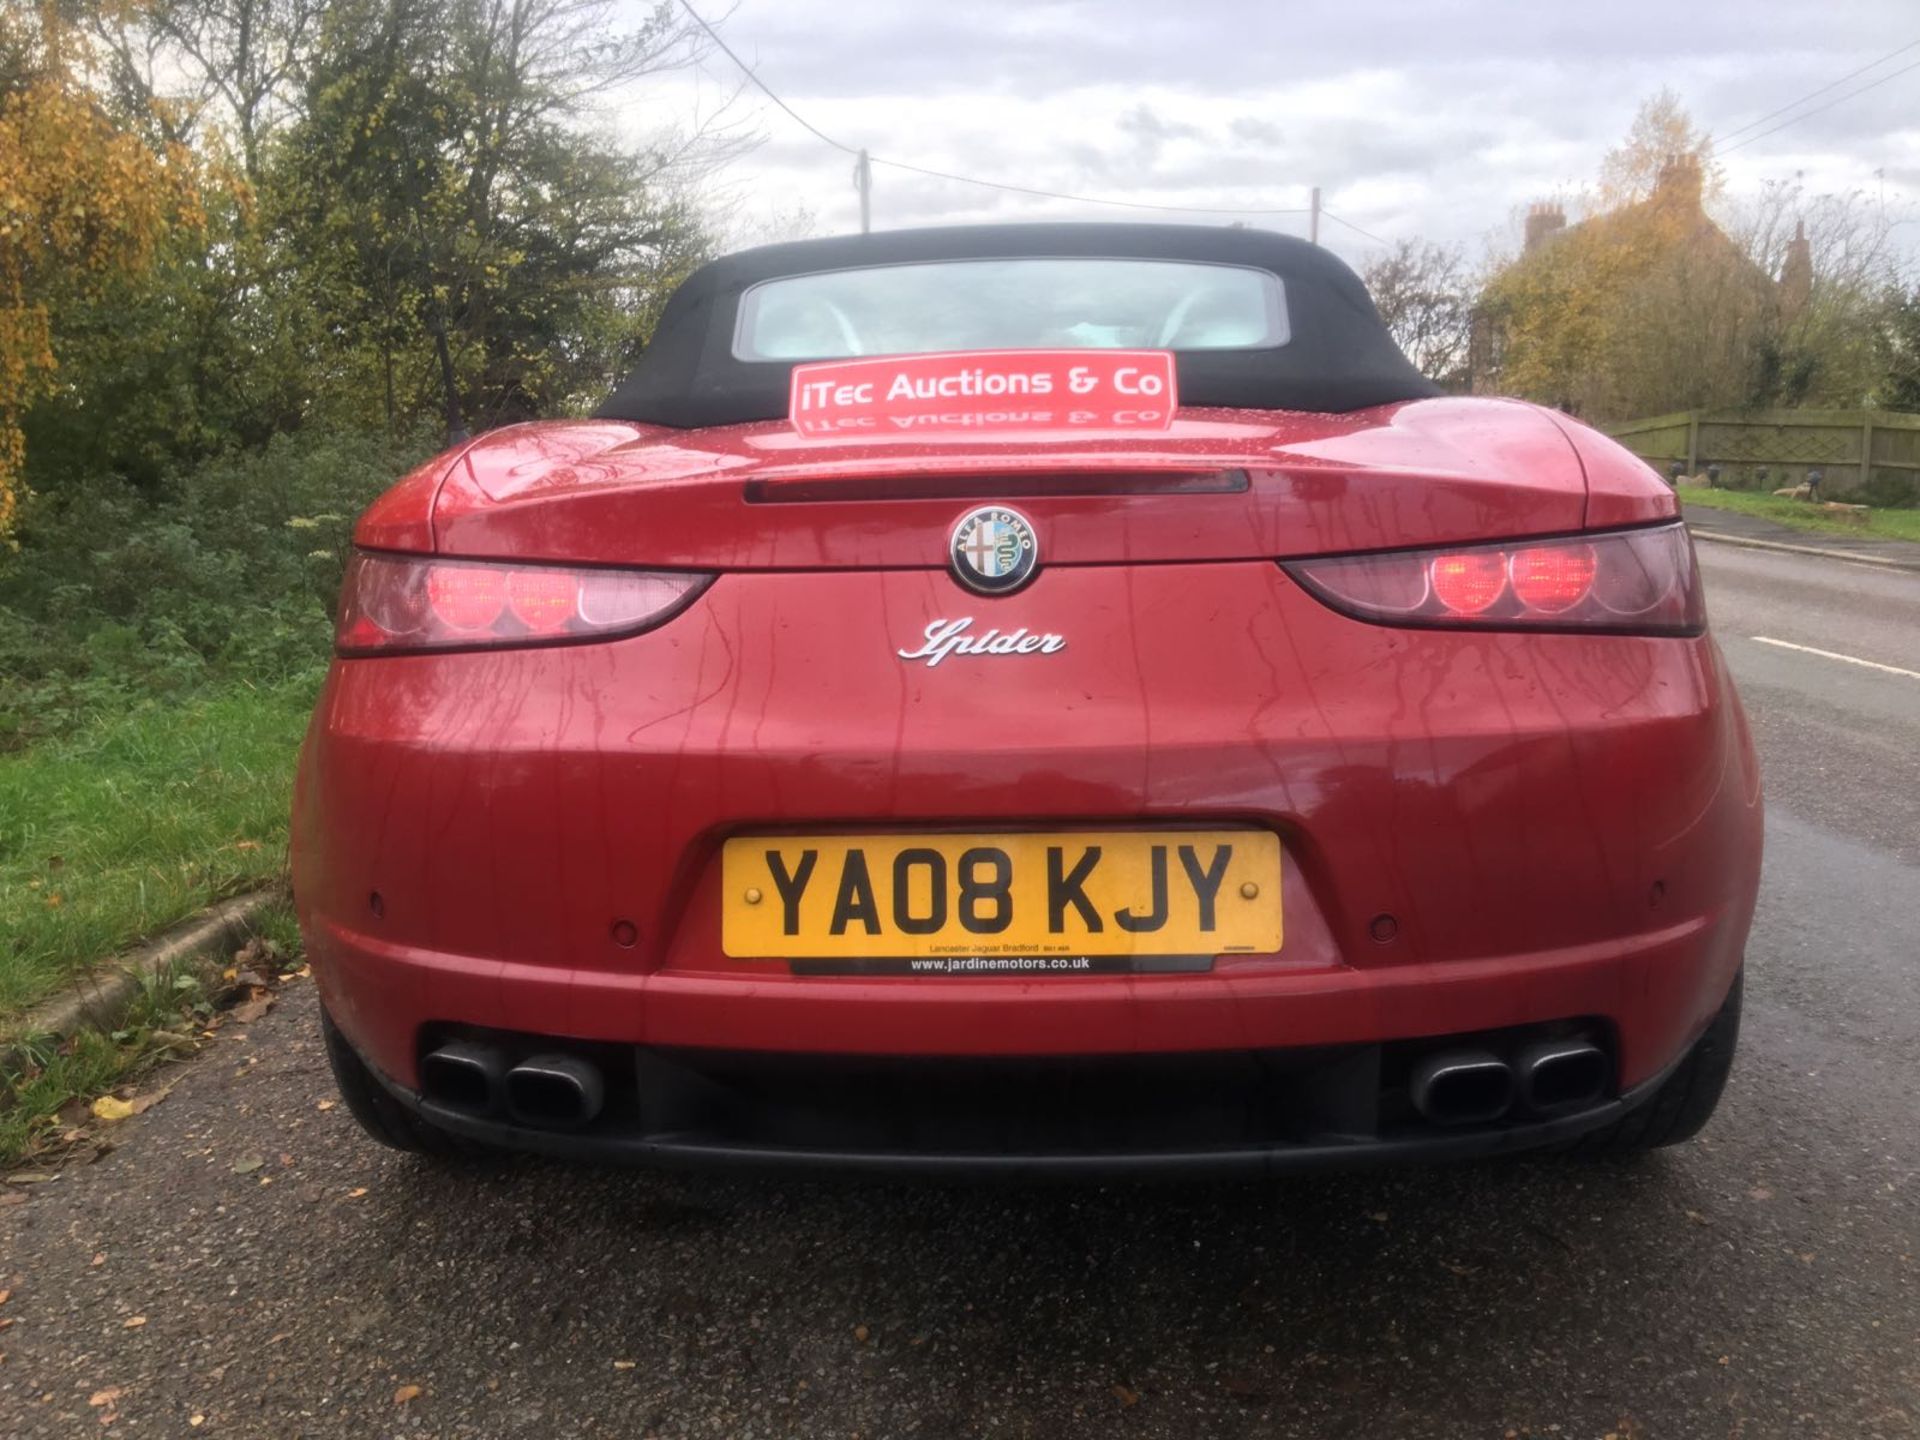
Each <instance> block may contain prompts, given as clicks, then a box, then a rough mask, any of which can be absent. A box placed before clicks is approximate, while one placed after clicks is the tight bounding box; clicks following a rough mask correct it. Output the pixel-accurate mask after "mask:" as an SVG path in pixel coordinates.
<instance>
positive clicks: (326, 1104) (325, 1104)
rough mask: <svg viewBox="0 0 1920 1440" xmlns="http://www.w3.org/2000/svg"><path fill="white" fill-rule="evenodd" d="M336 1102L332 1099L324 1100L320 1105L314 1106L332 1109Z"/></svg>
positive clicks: (321, 1108)
mask: <svg viewBox="0 0 1920 1440" xmlns="http://www.w3.org/2000/svg"><path fill="white" fill-rule="evenodd" d="M334 1103H335V1102H334V1101H332V1100H322V1101H321V1102H320V1103H319V1104H318V1105H316V1106H314V1107H313V1108H314V1109H316V1110H331V1109H332V1108H333V1107H334Z"/></svg>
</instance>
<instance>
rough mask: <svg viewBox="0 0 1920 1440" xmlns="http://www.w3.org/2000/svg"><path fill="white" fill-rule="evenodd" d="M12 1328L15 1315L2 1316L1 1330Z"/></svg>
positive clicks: (0, 1318)
mask: <svg viewBox="0 0 1920 1440" xmlns="http://www.w3.org/2000/svg"><path fill="white" fill-rule="evenodd" d="M12 1328H13V1317H12V1316H11V1315H7V1316H0V1330H11V1329H12Z"/></svg>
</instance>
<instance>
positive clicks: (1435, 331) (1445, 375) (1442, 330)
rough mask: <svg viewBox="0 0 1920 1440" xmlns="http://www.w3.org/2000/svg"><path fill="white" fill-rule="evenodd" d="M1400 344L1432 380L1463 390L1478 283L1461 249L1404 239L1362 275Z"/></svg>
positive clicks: (1377, 257) (1370, 264)
mask: <svg viewBox="0 0 1920 1440" xmlns="http://www.w3.org/2000/svg"><path fill="white" fill-rule="evenodd" d="M1362 278H1363V279H1364V280H1365V281H1366V284H1367V289H1368V290H1369V291H1370V292H1372V295H1373V303H1374V305H1375V307H1376V308H1378V310H1379V311H1380V318H1381V319H1382V320H1384V321H1386V323H1387V329H1388V330H1390V331H1391V332H1392V333H1393V338H1394V342H1395V343H1396V344H1398V345H1399V347H1400V348H1401V350H1403V351H1404V352H1405V353H1406V356H1407V358H1408V359H1409V360H1411V361H1413V363H1414V364H1415V365H1416V366H1417V367H1419V370H1420V372H1421V373H1422V374H1423V375H1425V376H1426V377H1427V378H1428V379H1430V380H1433V381H1436V382H1437V383H1439V384H1440V385H1442V386H1444V387H1446V388H1448V389H1454V390H1458V389H1463V388H1465V382H1466V368H1467V347H1468V342H1469V338H1470V333H1471V329H1472V323H1473V282H1472V281H1471V279H1470V278H1469V277H1468V275H1467V273H1466V266H1465V263H1464V261H1463V259H1462V256H1461V252H1460V250H1459V248H1458V247H1451V248H1450V247H1447V246H1444V245H1428V244H1424V243H1422V242H1420V241H1415V240H1402V241H1400V242H1399V243H1398V244H1397V245H1395V246H1394V247H1393V249H1392V250H1390V251H1388V252H1387V253H1386V254H1384V255H1379V256H1376V257H1375V258H1374V259H1372V260H1370V261H1369V262H1368V263H1367V265H1366V267H1365V269H1364V270H1363V271H1362Z"/></svg>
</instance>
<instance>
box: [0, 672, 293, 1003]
mask: <svg viewBox="0 0 1920 1440" xmlns="http://www.w3.org/2000/svg"><path fill="white" fill-rule="evenodd" d="M317 683H318V682H317V680H316V679H314V678H307V679H302V680H298V681H288V682H286V683H283V684H281V685H278V686H274V687H271V688H262V689H253V688H239V689H235V690H231V691H226V692H223V693H220V694H216V695H212V696H207V697H203V698H197V699H193V700H188V701H182V702H179V703H158V702H154V703H148V704H145V705H142V706H140V707H139V708H137V709H134V710H132V711H130V712H129V713H127V714H124V715H115V716H108V717H103V718H101V719H98V720H95V721H93V722H91V723H89V724H87V725H84V726H82V727H80V728H78V729H77V730H75V731H74V732H73V733H72V734H70V735H66V736H62V737H59V738H55V739H49V740H43V741H41V742H39V743H37V744H35V745H33V746H31V747H29V748H28V749H26V750H23V751H19V752H17V753H14V754H9V755H0V937H4V939H0V1033H4V1032H5V1031H6V1030H7V1029H8V1027H9V1024H10V1022H13V1021H17V1020H18V1018H19V1016H20V1014H21V1012H22V1011H24V1010H25V1009H26V1008H27V1007H29V1006H31V1005H33V1004H34V1003H35V1002H37V1001H39V1000H42V999H45V998H46V997H47V996H48V995H50V994H52V993H53V992H54V991H55V990H57V989H58V988H59V987H60V986H61V985H62V984H63V983H64V982H65V981H67V980H68V979H70V978H71V977H72V976H74V975H75V974H77V973H79V972H80V971H82V970H85V969H86V968H88V967H89V966H92V965H94V964H96V963H98V962H99V961H101V960H102V959H105V958H106V957H108V956H111V955H113V954H115V953H116V952H118V951H120V950H123V949H125V948H127V947H128V946H129V945H131V944H133V943H135V942H136V941H138V940H140V939H142V938H144V937H147V936H150V935H152V934H154V933H156V932H158V931H160V930H163V929H165V928H166V927H167V926H169V925H172V924H175V923H176V922H178V921H180V920H182V919H184V918H186V917H187V916H189V915H191V914H193V913H194V912H195V911H196V910H199V909H201V908H202V907H204V906H206V905H208V904H210V903H211V902H213V901H215V900H217V899H220V898H222V897H223V896H227V895H231V894H234V893H236V892H238V891H240V890H244V889H248V888H250V887H252V886H254V885H257V884H260V883H263V882H265V881H268V880H270V879H272V878H273V877H275V876H277V875H279V874H281V873H283V872H284V870H285V869H286V842H287V802H288V795H289V790H290V786H291V783H292V776H293V765H294V758H295V755H296V752H297V751H298V749H299V744H300V736H301V732H302V731H303V730H304V729H305V727H306V721H307V715H308V713H309V711H310V710H311V709H312V707H313V699H314V694H315V691H316V688H317Z"/></svg>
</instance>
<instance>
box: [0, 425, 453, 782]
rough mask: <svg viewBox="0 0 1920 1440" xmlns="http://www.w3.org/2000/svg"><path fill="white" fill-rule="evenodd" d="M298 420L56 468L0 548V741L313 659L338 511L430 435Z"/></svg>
mask: <svg viewBox="0 0 1920 1440" xmlns="http://www.w3.org/2000/svg"><path fill="white" fill-rule="evenodd" d="M431 448H432V447H431V445H430V444H429V443H427V442H425V441H424V440H422V441H414V442H411V443H393V442H389V441H387V440H384V439H382V438H378V437H374V436H369V435H363V434H352V433H333V434H317V433H299V434H294V435H283V436H279V437H277V438H276V439H274V440H273V441H272V442H271V443H269V444H268V445H267V446H266V447H265V448H264V449H261V450H256V451H251V452H247V453H236V454H229V455H222V456H218V457H215V458H214V459H211V460H208V461H206V462H203V463H202V464H200V465H198V466H196V467H194V468H192V469H190V470H187V471H185V472H184V473H181V474H178V475H173V476H169V477H167V478H166V479H165V480H163V482H162V484H161V486H160V489H159V492H158V494H157V495H155V496H152V497H149V496H148V495H146V494H144V493H142V492H139V491H136V490H134V489H132V488H130V487H128V486H127V485H126V484H124V483H122V482H120V481H118V480H115V479H112V478H108V477H98V476H96V477H88V478H84V479H79V480H75V479H71V478H68V479H64V480H63V483H62V485H61V487H60V489H59V491H58V492H57V493H55V494H52V495H48V496H44V497H38V498H36V499H35V500H34V501H33V502H32V503H31V504H29V506H28V507H27V510H26V514H25V517H24V521H23V523H22V525H21V526H20V531H19V541H20V548H19V550H18V552H17V553H15V554H12V555H0V748H7V747H11V746H17V745H20V744H24V743H26V742H27V741H28V740H31V739H33V738H35V737H36V736H39V735H43V734H47V733H50V732H53V731H55V730H58V729H61V728H64V727H65V726H68V725H70V724H73V723H75V722H76V721H78V720H81V719H84V718H85V717H87V716H88V715H90V714H94V713H98V712H100V711H102V710H105V709H109V708H114V707H119V706H123V705H125V704H127V703H128V702H129V701H131V700H134V699H137V698H140V697H144V696H160V697H170V696H178V695H183V694H186V693H189V692H191V691H194V690H198V689H200V688H203V687H205V686H206V685H208V684H209V683H219V682H226V681H234V680H238V681H246V682H250V683H255V684H274V683H277V682H279V681H282V680H287V679H291V678H293V677H295V676H297V675H300V674H302V673H305V672H311V671H318V670H319V669H320V668H321V667H323V666H324V665H325V663H326V658H327V651H328V642H329V637H330V634H331V627H332V619H331V611H332V605H333V599H334V596H335V594H336V593H337V591H338V588H339V579H340V568H341V566H342V565H343V564H344V560H345V553H346V548H347V545H348V542H349V537H350V533H351V530H352V524H353V519H354V517H355V516H357V515H358V514H359V513H360V511H361V510H362V509H364V508H365V507H366V505H367V504H368V503H369V502H371V501H372V500H373V498H374V497H375V496H377V495H378V494H379V493H380V492H381V491H382V490H384V489H386V488H387V486H388V485H390V484H392V483H393V481H394V480H395V479H396V478H397V477H398V476H399V475H400V474H402V473H403V472H404V471H405V470H407V469H408V468H410V467H411V466H412V465H414V464H416V463H417V462H418V461H419V460H420V459H422V458H424V457H425V455H427V454H428V453H429V452H430V450H431Z"/></svg>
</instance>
